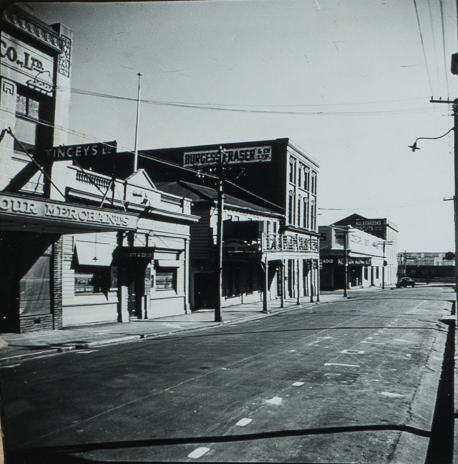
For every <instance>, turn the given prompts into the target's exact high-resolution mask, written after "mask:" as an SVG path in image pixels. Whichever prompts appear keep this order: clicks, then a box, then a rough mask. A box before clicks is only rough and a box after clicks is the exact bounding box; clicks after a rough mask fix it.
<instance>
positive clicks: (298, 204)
mask: <svg viewBox="0 0 458 464" xmlns="http://www.w3.org/2000/svg"><path fill="white" fill-rule="evenodd" d="M301 203H302V200H301V198H299V200H297V225H298V226H300V225H301Z"/></svg>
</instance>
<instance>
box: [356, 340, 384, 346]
mask: <svg viewBox="0 0 458 464" xmlns="http://www.w3.org/2000/svg"><path fill="white" fill-rule="evenodd" d="M361 343H370V344H371V345H384V344H385V343H379V342H366V340H363V341H362V342H361Z"/></svg>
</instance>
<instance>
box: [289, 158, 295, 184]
mask: <svg viewBox="0 0 458 464" xmlns="http://www.w3.org/2000/svg"><path fill="white" fill-rule="evenodd" d="M289 181H290V182H291V183H292V184H295V183H296V160H294V159H291V160H290V161H289Z"/></svg>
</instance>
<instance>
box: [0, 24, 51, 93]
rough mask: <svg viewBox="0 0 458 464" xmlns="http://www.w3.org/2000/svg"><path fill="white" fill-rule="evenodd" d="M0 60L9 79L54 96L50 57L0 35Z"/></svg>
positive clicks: (6, 35) (8, 36)
mask: <svg viewBox="0 0 458 464" xmlns="http://www.w3.org/2000/svg"><path fill="white" fill-rule="evenodd" d="M0 60H1V62H2V67H3V68H6V69H7V70H8V71H7V72H6V73H5V75H6V76H7V77H8V78H9V79H11V80H13V81H15V82H17V83H19V84H22V85H26V86H27V87H29V88H32V89H34V90H38V91H39V92H41V93H45V94H46V95H53V94H54V60H53V59H52V58H51V57H50V56H48V55H45V54H44V53H42V52H40V51H38V50H36V49H34V48H32V47H31V46H29V45H26V44H25V43H23V42H20V41H19V40H17V39H14V38H13V37H11V36H10V35H8V34H4V33H2V36H1V40H0Z"/></svg>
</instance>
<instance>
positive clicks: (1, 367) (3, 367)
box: [0, 364, 20, 369]
mask: <svg viewBox="0 0 458 464" xmlns="http://www.w3.org/2000/svg"><path fill="white" fill-rule="evenodd" d="M18 366H20V364H11V366H0V369H11V368H12V367H18Z"/></svg>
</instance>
